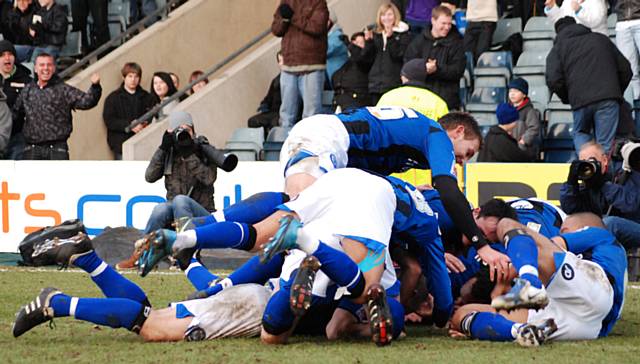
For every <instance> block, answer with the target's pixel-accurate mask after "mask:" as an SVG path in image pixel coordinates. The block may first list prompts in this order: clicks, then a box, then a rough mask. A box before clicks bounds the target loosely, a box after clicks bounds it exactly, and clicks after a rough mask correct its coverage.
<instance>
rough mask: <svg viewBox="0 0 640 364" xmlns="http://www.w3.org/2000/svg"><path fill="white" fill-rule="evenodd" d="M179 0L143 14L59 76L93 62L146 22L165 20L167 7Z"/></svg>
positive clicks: (124, 40) (169, 7) (168, 2)
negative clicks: (135, 21) (145, 14)
mask: <svg viewBox="0 0 640 364" xmlns="http://www.w3.org/2000/svg"><path fill="white" fill-rule="evenodd" d="M178 1H180V0H169V1H167V3H166V4H165V5H164V6H163V7H162V8H160V9H156V11H154V12H153V13H151V14H149V15H147V16H145V17H144V18H143V19H140V21H138V22H137V23H135V24H133V25H130V26H129V27H128V28H127V29H126V30H125V31H124V32H122V33H120V34H118V35H117V36H116V37H115V38H112V39H111V40H109V41H108V42H107V43H105V44H103V45H101V46H100V47H98V48H97V49H95V50H94V51H93V52H91V53H89V54H87V55H86V56H85V57H84V58H82V59H81V60H79V61H78V62H76V63H74V64H73V65H71V66H69V67H67V68H66V69H65V70H64V71H62V72H60V74H59V76H60V78H63V79H64V78H67V77H68V76H70V75H73V74H75V72H77V71H79V70H81V69H82V68H83V67H84V66H86V65H87V64H90V63H95V62H96V61H97V60H98V56H100V55H102V54H104V53H107V51H109V50H110V49H111V48H114V47H118V46H120V45H122V44H123V43H124V42H126V39H127V38H129V37H130V36H132V35H133V33H135V32H139V31H141V30H142V29H143V28H144V27H146V26H147V24H149V23H151V22H152V21H155V19H157V18H160V19H159V21H162V20H165V19H166V18H167V17H168V16H169V9H171V8H172V7H173V5H175V4H177V3H178Z"/></svg>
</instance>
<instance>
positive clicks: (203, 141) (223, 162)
mask: <svg viewBox="0 0 640 364" xmlns="http://www.w3.org/2000/svg"><path fill="white" fill-rule="evenodd" d="M178 130H179V129H176V133H177V131H178ZM187 134H188V133H187ZM177 138H178V136H177V134H176V140H178V139H177ZM195 143H196V145H197V146H198V147H199V149H200V151H201V152H202V156H203V157H204V158H205V159H206V162H207V164H209V165H215V166H216V167H218V168H220V169H222V170H223V171H225V172H231V171H233V170H234V169H235V168H236V166H237V165H238V157H237V156H236V155H235V154H231V153H224V152H223V151H221V150H219V149H216V147H214V146H213V145H211V144H209V140H208V139H207V137H205V136H203V135H199V136H198V137H197V138H196V139H195Z"/></svg>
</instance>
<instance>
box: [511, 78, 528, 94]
mask: <svg viewBox="0 0 640 364" xmlns="http://www.w3.org/2000/svg"><path fill="white" fill-rule="evenodd" d="M507 87H508V88H515V89H516V90H518V91H520V92H522V93H523V94H525V96H526V95H528V94H529V83H528V82H527V80H525V79H524V78H520V77H518V78H514V79H513V80H511V82H509V84H508V85H507Z"/></svg>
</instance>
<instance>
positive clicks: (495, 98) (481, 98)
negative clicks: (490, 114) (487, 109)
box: [469, 87, 507, 111]
mask: <svg viewBox="0 0 640 364" xmlns="http://www.w3.org/2000/svg"><path fill="white" fill-rule="evenodd" d="M506 98H507V89H506V88H505V87H476V88H475V89H474V90H473V93H472V94H471V97H470V98H469V103H477V104H498V103H501V102H505V100H506ZM494 111H495V108H494Z"/></svg>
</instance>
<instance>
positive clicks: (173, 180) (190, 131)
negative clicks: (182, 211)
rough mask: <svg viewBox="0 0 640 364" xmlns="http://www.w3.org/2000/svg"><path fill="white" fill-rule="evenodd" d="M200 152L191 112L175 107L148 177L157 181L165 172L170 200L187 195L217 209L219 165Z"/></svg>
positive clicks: (149, 180) (150, 166) (165, 183)
mask: <svg viewBox="0 0 640 364" xmlns="http://www.w3.org/2000/svg"><path fill="white" fill-rule="evenodd" d="M200 153H201V151H200V146H199V144H198V143H197V142H196V135H195V129H194V125H193V120H192V118H191V115H189V114H188V113H186V112H184V111H173V112H172V113H171V114H169V128H168V129H167V131H165V133H164V135H163V136H162V143H161V144H160V146H159V147H158V149H157V150H156V152H155V153H154V154H153V157H151V161H150V162H149V166H148V167H147V170H146V172H145V180H146V181H147V182H149V183H153V182H155V181H157V180H159V179H160V178H162V177H163V176H164V185H165V188H166V189H167V200H172V199H173V198H174V197H175V196H177V195H187V196H189V197H191V198H192V199H194V200H195V201H196V202H198V203H199V204H200V205H202V206H203V207H204V208H205V209H207V210H209V211H215V205H214V202H213V183H214V182H215V181H216V177H217V167H216V166H215V165H209V164H207V163H205V161H204V159H203V158H202V156H201V155H200Z"/></svg>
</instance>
